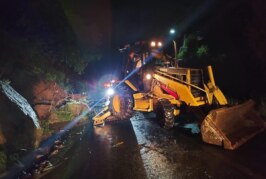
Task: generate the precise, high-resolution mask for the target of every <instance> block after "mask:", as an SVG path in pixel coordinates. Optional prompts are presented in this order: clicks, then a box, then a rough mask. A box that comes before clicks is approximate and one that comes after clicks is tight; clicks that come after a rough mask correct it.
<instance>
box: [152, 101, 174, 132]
mask: <svg viewBox="0 0 266 179" xmlns="http://www.w3.org/2000/svg"><path fill="white" fill-rule="evenodd" d="M155 113H156V119H157V121H158V122H159V124H160V125H161V126H163V127H165V128H172V127H173V126H174V122H175V116H174V106H173V105H172V104H171V103H170V102H169V101H168V100H166V99H160V100H159V101H158V102H157V104H156V110H155Z"/></svg>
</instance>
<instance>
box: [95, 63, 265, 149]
mask: <svg viewBox="0 0 266 179" xmlns="http://www.w3.org/2000/svg"><path fill="white" fill-rule="evenodd" d="M207 72H208V76H209V80H208V82H207V83H205V82H204V80H203V75H202V73H203V72H202V70H201V69H191V68H175V67H156V68H155V69H154V71H153V75H152V76H153V79H152V80H153V81H152V85H151V88H150V90H149V91H148V92H138V89H137V88H136V87H135V86H134V85H133V84H132V83H131V82H130V81H128V80H126V81H125V83H126V84H127V85H128V86H129V87H130V88H131V89H132V91H133V98H134V108H133V110H135V111H143V112H151V111H154V110H156V108H155V106H156V103H157V102H158V101H159V100H161V99H164V100H167V101H169V102H170V103H171V104H172V105H173V106H176V107H175V109H174V111H173V115H174V116H178V115H179V114H180V110H179V107H180V106H181V104H186V105H187V106H191V107H200V106H205V105H211V104H213V102H214V100H215V102H216V103H218V105H220V106H227V104H228V102H227V100H226V98H225V96H224V94H223V93H222V91H221V90H220V89H219V88H218V87H217V86H216V84H215V80H214V75H213V71H212V67H211V66H208V67H207ZM161 85H164V87H165V88H167V90H169V91H170V92H166V91H165V90H163V89H162V86H161ZM171 93H172V94H171ZM173 94H175V95H173ZM113 101H114V102H113V108H114V109H115V110H117V111H119V109H118V108H120V104H119V102H118V101H119V100H117V99H116V98H115V97H114V100H113ZM108 116H110V114H109V113H108V112H106V113H104V114H103V117H96V118H94V122H95V124H99V123H101V122H103V121H104V120H103V118H104V117H106V118H107V117H108ZM202 120H203V122H202V125H201V135H202V139H203V141H204V142H206V143H210V144H215V145H219V146H223V147H224V148H226V149H236V148H237V147H239V146H240V145H242V144H243V143H245V142H246V141H247V140H249V139H250V138H251V137H253V136H255V135H256V134H257V133H259V132H261V131H263V130H264V129H265V125H264V122H263V120H262V119H261V118H260V117H259V115H258V114H257V113H256V112H255V111H254V108H253V103H252V102H248V103H245V104H243V105H237V106H233V107H222V108H219V109H215V110H212V111H211V112H210V113H209V114H208V115H207V116H206V118H205V119H202Z"/></svg>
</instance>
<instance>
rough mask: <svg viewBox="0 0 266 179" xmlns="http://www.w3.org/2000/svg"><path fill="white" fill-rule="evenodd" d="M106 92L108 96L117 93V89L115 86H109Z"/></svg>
mask: <svg viewBox="0 0 266 179" xmlns="http://www.w3.org/2000/svg"><path fill="white" fill-rule="evenodd" d="M106 94H107V95H108V96H112V95H113V94H115V90H114V89H113V88H108V89H107V91H106Z"/></svg>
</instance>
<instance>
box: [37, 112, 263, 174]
mask: <svg viewBox="0 0 266 179" xmlns="http://www.w3.org/2000/svg"><path fill="white" fill-rule="evenodd" d="M265 139H266V132H263V133H262V134H260V135H258V136H256V137H255V138H254V139H252V140H251V141H249V142H248V143H246V144H245V145H243V146H242V147H240V148H239V149H238V150H236V151H227V150H224V149H222V148H219V147H216V146H212V145H208V144H205V143H203V142H202V141H201V138H200V135H192V134H190V133H189V132H187V131H183V130H180V129H177V128H174V129H171V130H166V129H163V128H161V127H159V126H158V124H157V123H156V122H155V121H154V119H153V118H152V116H148V117H147V116H146V117H145V116H144V115H143V114H141V113H136V115H135V116H134V117H133V118H131V120H128V121H119V122H115V123H112V124H107V125H105V126H103V127H93V126H91V125H86V126H84V127H82V128H80V129H75V130H73V131H72V132H71V133H70V134H69V135H68V138H67V141H66V142H65V143H64V145H65V148H64V149H62V151H64V150H65V151H64V152H63V153H64V154H62V155H61V156H58V155H55V158H51V162H52V163H53V162H54V163H56V162H57V163H58V165H54V166H55V168H53V169H52V170H49V171H48V172H47V173H45V175H42V176H41V178H47V179H48V178H49V179H53V178H54V179H61V178H134V179H135V178H195V179H200V178H204V179H205V178H215V179H216V178H221V179H222V178H266V153H265V151H266V143H265ZM59 155H60V152H59Z"/></svg>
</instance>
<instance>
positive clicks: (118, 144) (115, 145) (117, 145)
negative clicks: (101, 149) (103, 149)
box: [112, 142, 124, 147]
mask: <svg viewBox="0 0 266 179" xmlns="http://www.w3.org/2000/svg"><path fill="white" fill-rule="evenodd" d="M122 144H124V142H117V143H116V144H114V145H112V147H119V146H120V145H122Z"/></svg>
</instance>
